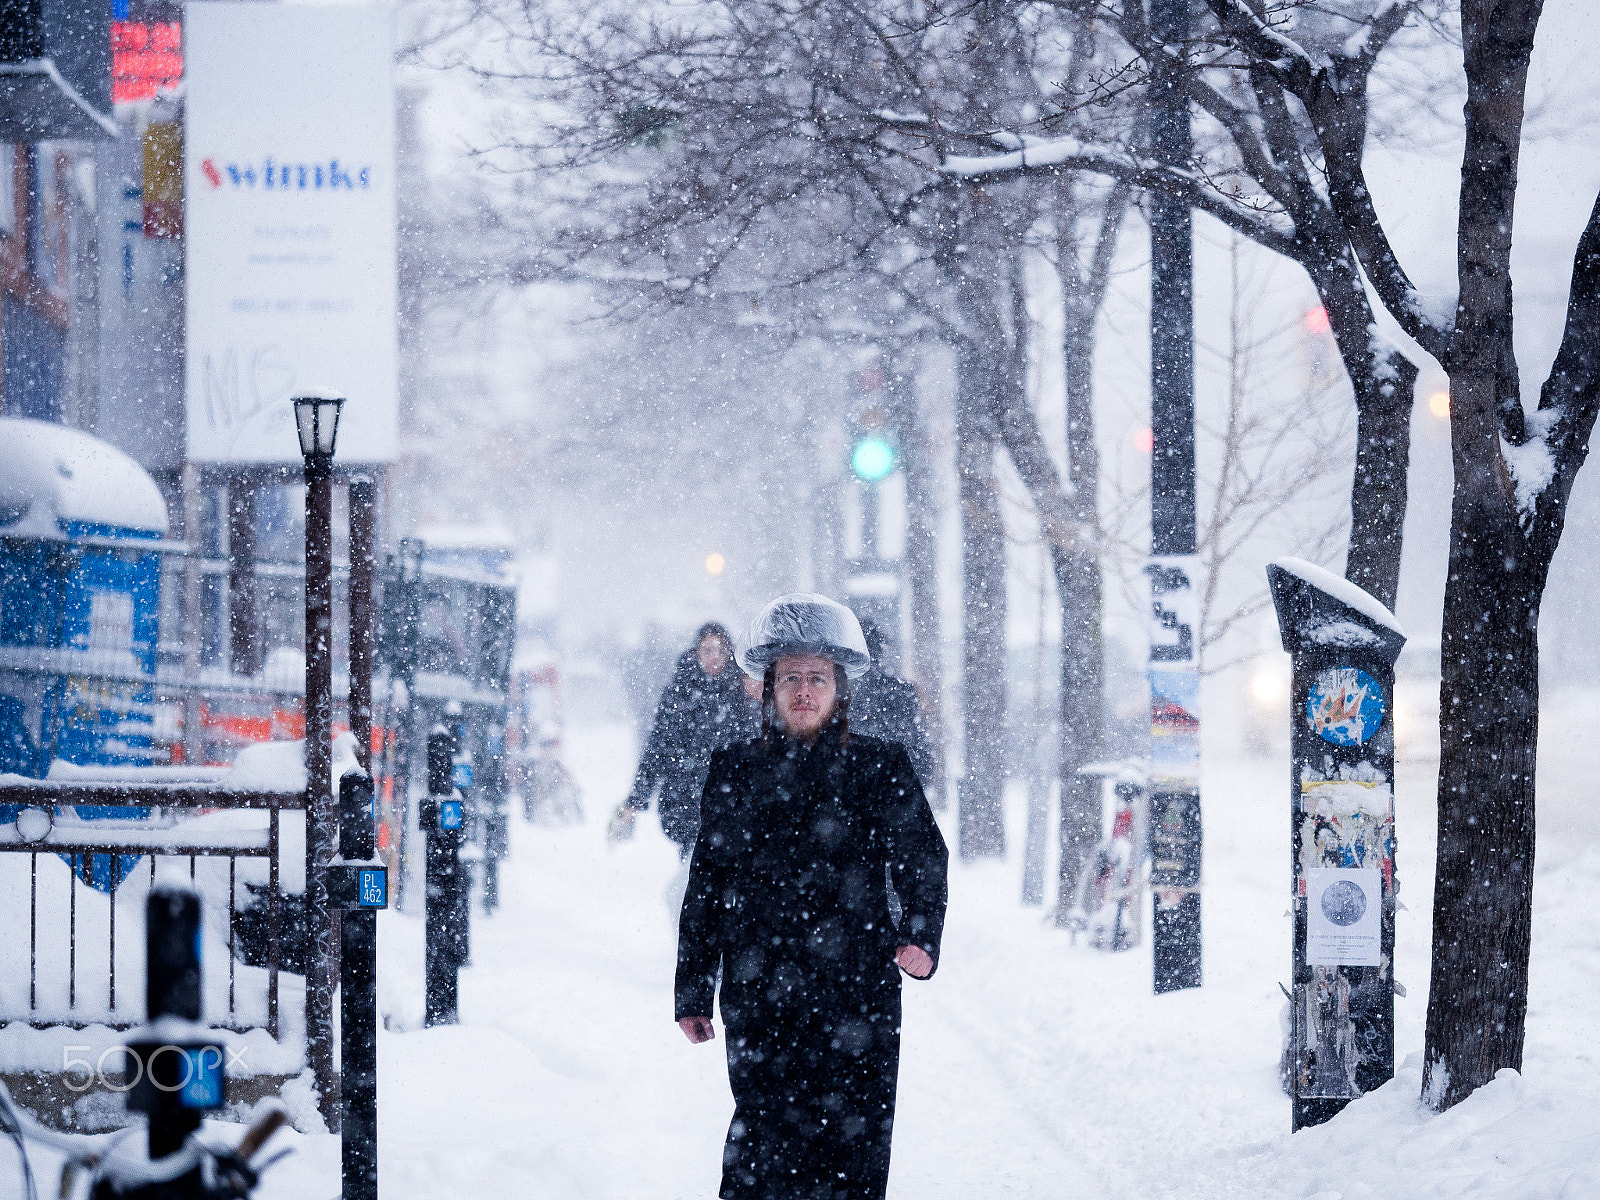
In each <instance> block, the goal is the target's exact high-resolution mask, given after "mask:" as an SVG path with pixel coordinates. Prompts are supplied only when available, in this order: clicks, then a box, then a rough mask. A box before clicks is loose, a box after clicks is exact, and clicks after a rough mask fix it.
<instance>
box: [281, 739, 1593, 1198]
mask: <svg viewBox="0 0 1600 1200" xmlns="http://www.w3.org/2000/svg"><path fill="white" fill-rule="evenodd" d="M568 744H569V747H570V754H569V757H570V759H571V765H572V767H573V769H574V770H575V772H576V773H577V775H578V777H579V779H580V781H581V782H582V784H583V786H584V791H585V805H586V808H587V810H588V822H587V824H585V825H584V826H582V827H578V828H571V829H558V830H551V829H537V828H532V827H530V826H527V825H524V824H522V823H521V822H520V821H519V822H517V823H515V825H514V828H513V834H512V836H513V853H512V858H511V860H510V869H509V870H508V871H507V872H505V875H504V880H505V882H504V886H503V891H504V900H505V903H504V907H503V908H502V910H501V911H500V912H499V913H498V914H497V915H495V916H494V917H492V918H487V919H485V918H483V917H481V916H476V915H475V918H474V930H473V947H472V948H473V966H472V967H471V968H469V969H468V970H467V971H465V972H464V973H463V976H462V1000H461V1014H462V1021H461V1024H460V1025H459V1026H457V1027H453V1028H447V1029H434V1030H422V1029H420V1028H417V1026H418V1025H419V1024H420V1011H421V930H420V924H419V923H418V922H417V921H416V920H415V919H414V918H413V917H410V916H406V915H404V914H398V913H389V914H385V916H384V919H383V920H384V923H383V926H382V934H381V937H382V943H383V945H382V955H383V966H382V975H383V979H382V981H381V983H380V1004H381V1006H382V1007H383V1008H384V1011H385V1014H386V1018H387V1020H388V1022H389V1025H390V1030H389V1031H388V1032H385V1033H383V1034H382V1035H381V1037H380V1046H379V1052H380V1101H379V1104H380V1114H381V1116H380V1122H381V1124H380V1142H381V1163H382V1167H381V1170H382V1190H383V1194H384V1195H386V1196H390V1197H395V1198H397V1200H398V1198H401V1197H404V1198H405V1200H433V1198H435V1197H437V1198H439V1200H445V1198H450V1200H460V1198H470V1197H485V1198H487V1197H490V1196H543V1197H552V1198H556V1200H565V1198H569V1197H570V1198H572V1200H579V1198H590V1197H594V1198H601V1197H603V1198H605V1200H675V1198H680V1197H682V1198H696V1200H699V1198H705V1197H712V1196H714V1195H715V1194H716V1189H717V1181H718V1176H719V1163H720V1152H721V1144H722V1138H723V1135H724V1132H725V1130H726V1125H727V1120H728V1117H729V1114H730V1112H731V1109H732V1104H731V1101H730V1099H729V1097H728V1092H727V1083H726V1078H725V1076H724V1068H723V1059H722V1047H721V1044H720V1042H719V1043H716V1044H714V1045H711V1046H701V1047H694V1046H690V1045H689V1044H688V1043H687V1042H686V1041H685V1040H684V1039H683V1037H682V1035H681V1034H680V1033H679V1032H678V1029H677V1027H676V1026H675V1025H674V1024H673V1022H672V1013H671V978H672V969H673V954H674V923H673V920H672V918H671V916H670V915H669V912H668V908H667V905H666V903H665V900H664V895H665V893H666V892H667V891H668V889H669V887H670V886H671V885H672V883H673V877H674V875H675V873H676V872H677V870H678V863H677V858H676V854H675V853H674V849H673V847H672V845H671V844H670V843H668V842H667V841H666V840H665V839H664V838H662V837H661V836H660V834H659V832H658V831H657V829H656V828H655V826H654V822H653V821H650V822H641V823H640V828H641V833H640V835H639V837H638V838H637V839H636V840H635V841H634V842H633V843H631V844H628V845H624V846H621V847H616V848H608V847H607V846H606V844H605V841H604V825H605V819H606V816H607V814H608V810H609V808H610V807H611V806H612V805H614V804H615V803H616V800H617V799H618V797H620V796H621V795H622V794H623V792H624V790H625V789H626V786H627V782H628V776H629V772H630V770H631V767H632V755H631V743H630V740H629V739H628V737H627V736H626V735H625V733H623V731H621V730H618V729H595V730H588V731H581V730H580V731H578V733H577V735H576V736H573V737H571V738H569V743H568ZM1544 751H1545V752H1544V755H1543V759H1544V762H1545V763H1546V764H1547V765H1546V767H1545V770H1544V772H1543V778H1542V782H1541V798H1540V800H1541V814H1542V816H1541V847H1540V853H1541V861H1540V866H1539V872H1538V877H1537V878H1538V886H1537V912H1536V918H1535V920H1536V932H1535V946H1534V978H1533V997H1532V1011H1531V1015H1530V1019H1529V1035H1528V1054H1527V1071H1526V1074H1525V1076H1521V1077H1519V1076H1515V1075H1513V1074H1510V1073H1507V1074H1506V1075H1505V1076H1504V1077H1503V1078H1502V1079H1500V1080H1497V1081H1496V1082H1495V1083H1494V1084H1492V1085H1491V1086H1489V1087H1487V1088H1485V1089H1483V1090H1481V1091H1480V1092H1479V1093H1478V1094H1477V1095H1475V1096H1473V1097H1472V1098H1471V1099H1470V1100H1468V1101H1467V1102H1466V1103H1464V1104H1462V1105H1460V1106H1458V1107H1457V1108H1456V1109H1455V1110H1453V1111H1452V1112H1450V1113H1448V1114H1445V1115H1444V1116H1441V1117H1433V1116H1430V1115H1429V1114H1427V1113H1426V1112H1425V1111H1424V1110H1422V1109H1421V1108H1420V1106H1419V1105H1418V1104H1417V1103H1416V1095H1417V1088H1418V1083H1419V1075H1420V1067H1419V1066H1418V1065H1417V1064H1416V1063H1415V1062H1413V1063H1412V1064H1410V1065H1408V1066H1407V1067H1405V1068H1403V1069H1402V1071H1401V1073H1400V1077H1399V1078H1398V1079H1397V1080H1396V1081H1395V1082H1394V1083H1393V1084H1391V1085H1390V1086H1389V1087H1388V1088H1386V1089H1384V1090H1383V1091H1381V1092H1379V1093H1377V1094H1375V1095H1373V1096H1370V1097H1367V1098H1365V1099H1364V1100H1362V1101H1361V1102H1359V1103H1358V1104H1356V1105H1355V1106H1353V1107H1352V1108H1351V1109H1349V1110H1347V1111H1346V1113H1344V1114H1343V1115H1342V1116H1341V1117H1340V1118H1338V1119H1337V1120H1335V1121H1334V1122H1332V1123H1331V1124H1329V1125H1328V1126H1325V1127H1323V1128H1321V1129H1318V1130H1311V1131H1307V1132H1304V1133H1301V1134H1299V1135H1296V1136H1295V1137H1293V1138H1291V1137H1290V1136H1289V1134H1288V1102H1287V1100H1286V1099H1285V1098H1284V1096H1283V1095H1282V1093H1281V1091H1280V1090H1279V1087H1278V1080H1277V1059H1278V1051H1279V1044H1280V1043H1279V1039H1280V1034H1279V1014H1280V1010H1281V1009H1282V1005H1283V1000H1282V996H1281V994H1280V993H1279V991H1278V981H1279V980H1286V978H1287V973H1288V959H1289V949H1288V936H1289V932H1288V921H1287V919H1286V916H1285V908H1286V905H1285V900H1284V893H1285V888H1286V886H1287V884H1286V880H1287V872H1288V865H1287V862H1286V861H1285V859H1286V853H1287V851H1286V849H1285V846H1286V842H1287V821H1286V820H1285V815H1286V814H1285V813H1284V810H1283V805H1284V791H1285V788H1284V780H1283V774H1284V767H1283V765H1282V764H1281V763H1278V762H1275V761H1266V760H1225V759H1216V758H1213V759H1211V760H1208V763H1207V775H1206V780H1205V789H1206V790H1205V804H1206V813H1207V837H1208V842H1207V847H1206V885H1207V886H1206V893H1205V896H1206V899H1205V910H1204V911H1205V918H1204V919H1205V951H1206V958H1205V979H1206V983H1205V986H1204V987H1203V988H1202V989H1200V990H1197V991H1192V992H1186V993H1178V994H1173V995H1168V996H1163V997H1156V996H1154V995H1152V994H1151V990H1150V958H1149V949H1148V945H1147V944H1146V945H1145V946H1143V947H1141V948H1140V949H1138V950H1136V951H1133V952H1130V953H1127V954H1122V955H1116V956H1112V955H1105V954H1100V953H1096V952H1094V951H1091V950H1089V949H1087V948H1085V947H1084V946H1082V945H1078V946H1074V945H1072V944H1071V941H1070V939H1069V937H1068V936H1067V935H1065V934H1063V933H1060V932H1058V931H1056V930H1054V929H1052V928H1049V927H1048V926H1047V925H1046V924H1045V923H1044V920H1043V917H1042V914H1041V912H1040V911H1039V910H1037V909H1025V908H1023V907H1021V906H1020V905H1019V904H1018V903H1017V896H1018V893H1019V879H1018V875H1019V871H1018V867H1017V864H1016V861H1015V856H1013V860H1012V861H1010V862H1006V863H985V864H979V865H976V866H970V867H966V866H959V865H958V866H956V867H955V868H954V869H953V872H952V880H951V884H952V900H951V908H950V919H949V925H948V931H947V937H946V942H945V949H944V955H943V959H942V963H941V967H940V971H939V974H938V975H937V976H936V977H935V978H934V980H933V981H931V982H930V983H928V984H924V985H918V984H910V983H908V984H907V986H906V993H905V994H906V1018H905V1021H906V1025H905V1038H904V1050H903V1067H902V1071H901V1078H900V1096H901V1103H900V1110H899V1118H898V1125H897V1130H896V1139H895V1151H894V1153H895V1157H894V1168H893V1173H892V1176H891V1182H890V1195H891V1196H897V1197H901V1198H902V1200H909V1198H910V1197H913V1196H916V1197H918V1198H919V1200H920V1198H929V1200H938V1198H948V1200H972V1198H973V1197H980V1196H982V1197H1001V1196H1004V1197H1019V1198H1021V1197H1052V1198H1057V1197H1073V1196H1085V1197H1090V1196H1092V1197H1096V1198H1097V1200H1098V1198H1120V1197H1127V1198H1128V1200H1154V1198H1161V1197H1171V1198H1173V1200H1178V1198H1183V1200H1208V1198H1218V1200H1221V1198H1229V1200H1233V1198H1245V1197H1250V1198H1255V1197H1260V1198H1261V1200H1267V1198H1271V1200H1287V1198H1291V1197H1300V1198H1305V1200H1311V1198H1313V1197H1314V1198H1315V1200H1339V1198H1345V1200H1354V1198H1355V1197H1365V1196H1374V1197H1376V1196H1382V1197H1384V1198H1385V1200H1409V1198H1412V1197H1506V1198H1507V1200H1513V1198H1514V1200H1542V1198H1547V1197H1548V1198H1551V1200H1555V1198H1562V1200H1570V1198H1574V1197H1587V1196H1600V1168H1596V1167H1595V1166H1593V1165H1591V1164H1592V1163H1593V1161H1594V1157H1595V1156H1594V1153H1593V1148H1594V1147H1595V1146H1596V1145H1600V1067H1597V1063H1596V1058H1595V1054H1594V1052H1593V1050H1592V1047H1593V1046H1594V1045H1595V1043H1596V1041H1597V1034H1600V1014H1597V1013H1596V1011H1595V1007H1594V1005H1593V1004H1592V1002H1591V1001H1592V997H1593V996H1594V995H1595V994H1596V991H1597V989H1600V951H1597V948H1596V943H1595V939H1594V937H1593V932H1592V929H1593V925H1592V911H1591V907H1590V896H1591V894H1592V889H1593V881H1594V880H1595V879H1596V878H1597V876H1600V836H1597V835H1596V833H1595V832H1594V830H1593V828H1592V826H1591V825H1590V823H1589V820H1588V817H1587V813H1586V808H1585V802H1586V792H1587V787H1586V783H1585V779H1586V777H1589V776H1590V775H1592V772H1591V771H1590V770H1589V767H1588V763H1589V760H1590V759H1591V758H1592V755H1593V751H1592V750H1591V749H1590V748H1589V747H1588V746H1586V745H1584V744H1582V743H1581V742H1580V741H1579V740H1578V739H1576V738H1573V739H1571V741H1570V742H1562V741H1561V739H1560V738H1559V737H1557V738H1554V739H1552V738H1551V737H1550V736H1549V735H1547V740H1546V744H1545V747H1544ZM1398 791H1399V805H1400V811H1399V837H1400V851H1399V853H1400V858H1399V862H1400V871H1401V878H1402V880H1403V887H1402V893H1401V895H1402V898H1403V900H1404V902H1405V903H1406V904H1407V906H1408V909H1409V911H1408V912H1406V913H1402V915H1401V923H1400V944H1399V969H1398V977H1399V978H1400V980H1401V981H1402V982H1403V983H1404V984H1405V985H1406V986H1407V988H1408V991H1409V996H1408V997H1407V998H1405V999H1401V1000H1399V1001H1398V1002H1397V1008H1398V1013H1399V1053H1400V1057H1401V1058H1402V1059H1405V1058H1406V1057H1407V1056H1408V1055H1413V1054H1416V1053H1417V1052H1419V1051H1420V1049H1421V1046H1422V1027H1423V1018H1424V1014H1425V1010H1426V992H1427V983H1428V976H1427V961H1428V944H1427V913H1428V909H1429V891H1430V888H1431V883H1432V879H1431V861H1432V843H1433V835H1434V830H1433V824H1432V820H1431V817H1430V815H1429V814H1430V813H1431V810H1432V773H1431V767H1430V766H1429V765H1428V764H1425V763H1423V764H1406V765H1403V766H1402V770H1401V779H1400V787H1399V789H1398ZM1013 800H1014V801H1016V804H1015V805H1014V808H1015V809H1016V810H1018V811H1017V812H1016V813H1015V815H1016V816H1018V817H1019V818H1020V815H1021V814H1020V808H1021V796H1020V794H1018V795H1015V796H1013ZM1014 832H1015V833H1016V834H1017V835H1018V842H1017V844H1019V845H1020V832H1021V831H1020V828H1016V829H1015V830H1014ZM286 1140H289V1139H287V1138H286ZM292 1140H294V1141H295V1142H297V1143H298V1146H299V1153H298V1154H297V1155H295V1156H294V1157H293V1158H291V1159H289V1160H287V1161H286V1162H284V1163H283V1164H281V1165H280V1166H278V1167H275V1168H274V1169H273V1171H272V1172H271V1173H270V1175H269V1176H268V1185H269V1186H268V1187H266V1188H265V1189H264V1193H265V1195H267V1196H268V1197H271V1198H272V1200H291V1198H292V1200H322V1198H323V1197H333V1196H335V1195H337V1192H338V1182H337V1180H338V1152H337V1144H336V1142H335V1141H334V1140H333V1139H332V1138H329V1137H326V1136H312V1137H299V1136H298V1135H293V1137H292Z"/></svg>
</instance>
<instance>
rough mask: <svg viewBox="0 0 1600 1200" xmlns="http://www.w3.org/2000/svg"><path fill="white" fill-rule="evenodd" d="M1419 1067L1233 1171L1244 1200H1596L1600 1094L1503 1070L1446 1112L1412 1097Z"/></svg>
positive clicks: (1416, 1061)
mask: <svg viewBox="0 0 1600 1200" xmlns="http://www.w3.org/2000/svg"><path fill="white" fill-rule="evenodd" d="M1421 1086H1422V1056H1421V1055H1420V1054H1413V1055H1410V1056H1409V1057H1408V1058H1407V1059H1406V1061H1405V1063H1404V1064H1403V1065H1402V1066H1401V1068H1400V1070H1399V1072H1398V1073H1397V1074H1396V1076H1395V1078H1394V1079H1393V1080H1391V1081H1390V1082H1389V1083H1388V1084H1386V1085H1385V1086H1384V1087H1382V1088H1379V1089H1378V1090H1377V1091H1376V1092H1373V1093H1372V1094H1371V1095H1368V1096H1363V1097H1362V1098H1361V1099H1360V1100H1357V1101H1356V1102H1355V1103H1354V1104H1352V1105H1350V1106H1349V1107H1348V1108H1346V1109H1345V1110H1344V1112H1342V1113H1340V1114H1339V1115H1338V1116H1337V1117H1335V1118H1334V1119H1333V1120H1332V1121H1329V1122H1328V1123H1327V1124H1326V1125H1321V1126H1318V1127H1316V1128H1313V1129H1307V1130H1303V1131H1302V1132H1300V1133H1298V1134H1296V1135H1295V1136H1294V1137H1293V1138H1291V1139H1289V1141H1288V1144H1287V1145H1286V1146H1283V1147H1281V1148H1276V1149H1274V1150H1272V1151H1270V1152H1268V1153H1266V1154H1262V1155H1253V1156H1250V1158H1248V1159H1247V1160H1246V1161H1244V1162H1242V1163H1241V1164H1240V1166H1241V1169H1242V1170H1243V1171H1244V1172H1245V1173H1246V1174H1248V1175H1249V1176H1251V1177H1253V1183H1252V1186H1251V1192H1250V1194H1267V1195H1276V1196H1281V1197H1285V1198H1286V1200H1287V1198H1288V1197H1306V1198H1307V1200H1311V1198H1313V1197H1314V1198H1315V1200H1354V1198H1355V1197H1366V1196H1372V1197H1379V1196H1382V1197H1393V1198H1396V1200H1398V1198H1400V1197H1406V1198H1412V1197H1416V1198H1420V1197H1434V1196H1438V1197H1444V1196H1483V1197H1505V1198H1506V1200H1513V1198H1514V1200H1580V1198H1582V1197H1593V1196H1600V1162H1597V1161H1596V1158H1595V1154H1594V1147H1595V1134H1596V1128H1595V1126H1596V1113H1600V1087H1592V1089H1591V1090H1589V1091H1588V1093H1587V1094H1586V1095H1583V1094H1579V1095H1574V1094H1573V1092H1572V1091H1570V1090H1568V1089H1566V1088H1563V1087H1561V1086H1558V1085H1557V1084H1556V1083H1555V1082H1553V1081H1551V1080H1543V1081H1534V1080H1530V1079H1525V1078H1523V1077H1522V1076H1521V1075H1519V1074H1518V1073H1517V1072H1515V1071H1511V1070H1505V1071H1501V1072H1500V1073H1499V1074H1498V1075H1497V1076H1496V1077H1495V1078H1494V1080H1493V1081H1492V1082H1490V1083H1488V1084H1487V1085H1485V1086H1484V1087H1481V1088H1479V1089H1478V1090H1477V1091H1476V1092H1474V1093H1473V1094H1472V1095H1471V1096H1469V1097H1468V1098H1467V1099H1466V1100H1464V1101H1462V1102H1461V1103H1460V1104H1458V1105H1456V1106H1455V1107H1454V1108H1452V1109H1450V1110H1449V1111H1448V1112H1444V1113H1434V1112H1433V1111H1432V1110H1431V1109H1428V1108H1427V1107H1425V1106H1424V1105H1423V1104H1421V1103H1420V1102H1419V1100H1418V1098H1417V1096H1418V1091H1419V1089H1420V1088H1421Z"/></svg>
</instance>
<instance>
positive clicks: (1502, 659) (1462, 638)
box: [1423, 375, 1548, 1109]
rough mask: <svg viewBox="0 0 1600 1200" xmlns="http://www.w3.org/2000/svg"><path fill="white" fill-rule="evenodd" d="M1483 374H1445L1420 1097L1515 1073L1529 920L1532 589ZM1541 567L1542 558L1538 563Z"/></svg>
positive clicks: (1437, 1099)
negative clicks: (1435, 844)
mask: <svg viewBox="0 0 1600 1200" xmlns="http://www.w3.org/2000/svg"><path fill="white" fill-rule="evenodd" d="M1496 395H1497V380H1496V378H1495V377H1494V376H1492V375H1490V376H1487V377H1484V376H1479V377H1470V376H1457V377H1455V378H1454V379H1452V405H1453V406H1455V407H1462V406H1469V407H1470V408H1472V409H1473V410H1475V411H1474V412H1473V413H1470V414H1459V413H1458V414H1457V415H1456V418H1455V419H1454V420H1453V421H1452V422H1451V426H1452V435H1453V436H1452V441H1453V442H1454V458H1455V470H1456V487H1455V497H1454V500H1453V503H1452V506H1451V530H1450V571H1449V576H1448V583H1447V584H1446V587H1445V601H1444V630H1443V645H1442V651H1443V653H1442V667H1443V678H1442V680H1441V683H1440V689H1439V718H1440V720H1439V724H1440V730H1439V732H1440V738H1439V741H1440V756H1439V797H1438V802H1439V858H1438V874H1437V875H1436V877H1435V882H1434V892H1433V966H1432V974H1431V978H1430V983H1429V989H1428V1030H1427V1047H1428V1057H1427V1063H1426V1065H1425V1073H1424V1076H1423V1098H1424V1100H1425V1101H1426V1102H1427V1103H1429V1104H1430V1105H1431V1106H1432V1107H1434V1108H1436V1109H1444V1108H1448V1107H1450V1106H1451V1105H1453V1104H1455V1103H1457V1102H1458V1101H1461V1100H1464V1099H1465V1098H1466V1097H1467V1096H1468V1095H1470V1094H1471V1093H1472V1091H1473V1090H1474V1089H1475V1088H1477V1087H1479V1086H1481V1085H1482V1084H1485V1083H1487V1082H1488V1081H1489V1080H1490V1079H1493V1078H1494V1074H1495V1072H1496V1071H1498V1070H1499V1069H1500V1068H1501V1067H1511V1068H1514V1069H1520V1068H1521V1066H1522V1039H1523V1028H1524V1023H1525V1020H1526V1017H1527V1012H1528V950H1529V939H1530V932H1531V929H1532V916H1533V854H1534V763H1535V758H1536V752H1537V745H1538V735H1539V644H1538V622H1539V603H1540V595H1541V593H1542V592H1543V590H1544V577H1545V573H1546V567H1547V565H1548V558H1547V556H1545V555H1543V554H1539V553H1537V552H1534V551H1531V550H1530V549H1529V547H1528V545H1527V543H1526V541H1525V540H1524V537H1523V534H1522V530H1521V528H1520V526H1519V523H1518V513H1517V509H1516V506H1515V504H1514V501H1513V498H1512V496H1511V495H1510V494H1508V493H1509V491H1510V486H1509V481H1508V480H1505V479H1503V478H1502V477H1501V476H1500V474H1499V472H1497V471H1496V470H1495V469H1494V465H1493V464H1498V463H1499V453H1498V448H1497V447H1494V448H1488V449H1487V452H1486V447H1485V446H1483V445H1481V444H1479V445H1476V446H1474V445H1468V444H1466V443H1471V442H1478V443H1482V442H1485V441H1486V440H1488V439H1494V438H1498V436H1499V434H1498V421H1497V418H1496V415H1495V399H1496ZM1541 560H1542V561H1541Z"/></svg>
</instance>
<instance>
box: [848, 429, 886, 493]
mask: <svg viewBox="0 0 1600 1200" xmlns="http://www.w3.org/2000/svg"><path fill="white" fill-rule="evenodd" d="M850 469H851V470H852V471H854V472H855V473H856V478H858V479H863V480H865V481H866V482H867V483H877V482H878V480H880V479H882V478H883V477H884V476H886V475H888V474H889V472H891V471H893V470H894V447H893V446H891V445H889V443H888V442H886V441H884V440H883V439H882V438H881V437H864V438H862V439H861V440H860V441H859V442H857V443H856V448H855V451H854V453H852V454H851V455H850Z"/></svg>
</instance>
